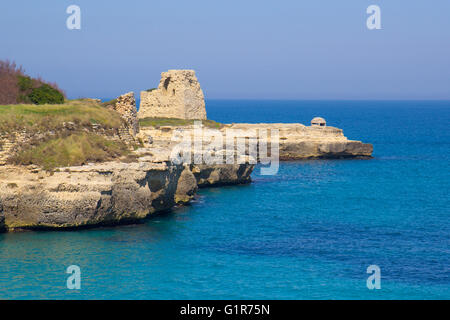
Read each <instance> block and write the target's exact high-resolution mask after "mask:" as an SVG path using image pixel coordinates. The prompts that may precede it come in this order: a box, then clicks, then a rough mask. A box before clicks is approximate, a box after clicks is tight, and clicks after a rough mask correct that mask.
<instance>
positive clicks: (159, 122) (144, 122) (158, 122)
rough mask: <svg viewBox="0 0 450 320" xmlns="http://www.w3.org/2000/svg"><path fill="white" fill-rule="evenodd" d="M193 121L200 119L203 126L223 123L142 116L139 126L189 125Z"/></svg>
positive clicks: (214, 125)
mask: <svg viewBox="0 0 450 320" xmlns="http://www.w3.org/2000/svg"><path fill="white" fill-rule="evenodd" d="M194 121H201V122H202V124H203V125H204V126H205V127H208V128H213V129H220V128H222V127H223V124H221V123H219V122H216V121H214V120H187V119H175V118H144V119H140V120H139V125H140V126H141V127H161V126H189V125H193V124H194Z"/></svg>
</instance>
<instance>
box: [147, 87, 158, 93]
mask: <svg viewBox="0 0 450 320" xmlns="http://www.w3.org/2000/svg"><path fill="white" fill-rule="evenodd" d="M156 89H157V88H151V89H147V90H145V91H147V92H152V91H153V90H156Z"/></svg>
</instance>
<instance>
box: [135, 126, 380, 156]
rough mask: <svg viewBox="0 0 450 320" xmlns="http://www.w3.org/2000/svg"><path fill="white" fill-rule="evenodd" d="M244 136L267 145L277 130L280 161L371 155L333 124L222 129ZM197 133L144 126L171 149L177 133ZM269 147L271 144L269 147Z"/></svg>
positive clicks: (188, 129) (189, 128)
mask: <svg viewBox="0 0 450 320" xmlns="http://www.w3.org/2000/svg"><path fill="white" fill-rule="evenodd" d="M229 129H231V130H232V131H233V134H234V135H239V136H241V137H247V138H249V137H257V140H258V141H259V142H261V141H262V140H265V142H266V143H267V145H268V146H270V145H271V142H272V139H273V137H272V130H274V129H276V130H278V143H279V158H280V160H300V159H314V158H318V159H319V158H370V157H371V156H372V152H373V146H372V144H368V143H362V142H361V141H353V140H349V139H347V137H345V136H344V134H343V131H342V130H341V129H338V128H334V127H329V126H327V127H320V126H304V125H302V124H300V123H270V124H269V123H258V124H250V123H236V124H228V125H225V126H224V127H223V128H221V129H220V131H219V132H220V133H221V134H222V135H223V140H224V141H226V137H227V135H228V132H227V130H229ZM177 131H178V132H183V134H185V135H191V136H194V127H193V126H183V127H182V126H172V127H160V128H153V127H143V128H141V134H142V135H143V136H148V137H151V138H152V140H153V145H159V146H164V147H166V148H169V149H170V148H171V147H172V145H173V141H172V140H173V136H174V134H175V133H176V132H177ZM269 150H270V147H269Z"/></svg>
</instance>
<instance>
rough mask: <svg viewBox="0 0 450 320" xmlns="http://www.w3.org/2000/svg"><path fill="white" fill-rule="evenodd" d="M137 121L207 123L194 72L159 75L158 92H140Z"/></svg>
mask: <svg viewBox="0 0 450 320" xmlns="http://www.w3.org/2000/svg"><path fill="white" fill-rule="evenodd" d="M138 117H139V118H147V117H151V118H178V119H199V120H204V119H206V109H205V99H204V96H203V91H202V89H201V88H200V84H199V83H198V80H197V77H196V76H195V71H194V70H169V71H167V72H163V73H161V81H160V83H159V86H158V88H157V89H153V90H147V91H142V92H141V106H140V108H139V112H138Z"/></svg>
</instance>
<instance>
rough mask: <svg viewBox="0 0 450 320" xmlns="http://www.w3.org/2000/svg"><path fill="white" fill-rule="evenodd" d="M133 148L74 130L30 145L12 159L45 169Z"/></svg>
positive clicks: (98, 159)
mask: <svg viewBox="0 0 450 320" xmlns="http://www.w3.org/2000/svg"><path fill="white" fill-rule="evenodd" d="M129 154H130V151H129V149H128V147H127V146H126V144H124V143H123V142H121V141H111V140H108V139H106V138H105V137H103V136H100V135H97V134H94V133H87V132H81V133H74V134H72V135H69V136H66V137H58V138H55V139H52V140H48V141H45V142H41V143H40V144H38V145H36V146H29V147H28V148H25V149H24V150H22V151H19V152H18V153H17V154H16V155H15V156H13V157H12V158H11V159H10V162H11V163H13V164H16V165H30V164H35V165H38V166H40V167H42V168H43V169H45V170H52V169H55V168H57V167H67V166H79V165H83V164H87V163H88V162H103V161H109V160H113V159H115V158H118V157H122V156H127V155H129Z"/></svg>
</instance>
